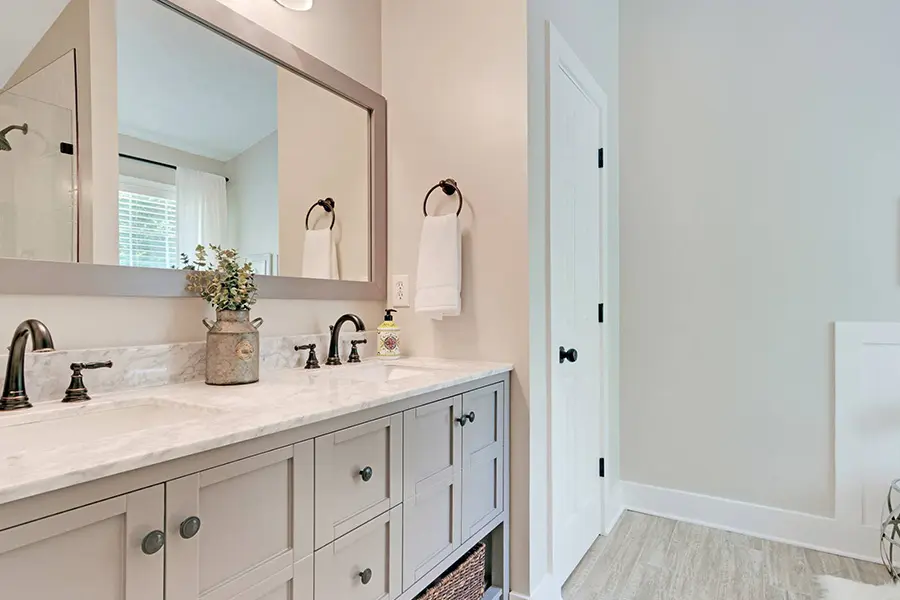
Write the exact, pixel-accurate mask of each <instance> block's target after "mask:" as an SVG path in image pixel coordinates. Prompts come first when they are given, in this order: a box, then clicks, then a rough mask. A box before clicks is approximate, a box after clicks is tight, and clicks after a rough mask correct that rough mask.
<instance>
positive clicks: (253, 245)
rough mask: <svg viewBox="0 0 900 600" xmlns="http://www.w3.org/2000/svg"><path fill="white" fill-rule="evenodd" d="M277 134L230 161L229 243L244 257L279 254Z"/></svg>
mask: <svg viewBox="0 0 900 600" xmlns="http://www.w3.org/2000/svg"><path fill="white" fill-rule="evenodd" d="M278 137H279V136H278V132H277V131H275V132H273V133H272V134H270V135H268V136H266V137H265V138H263V139H262V140H260V141H259V142H258V143H256V144H254V145H253V146H251V147H250V148H248V149H247V150H246V151H245V152H244V153H243V154H240V155H238V156H237V157H235V158H234V159H232V160H230V161H229V162H228V164H227V168H228V176H229V177H230V178H231V181H229V182H228V229H229V235H230V237H229V239H230V240H231V242H229V243H230V244H231V245H232V246H234V247H235V248H238V249H239V250H240V251H241V254H242V256H248V255H250V254H272V255H273V256H274V255H277V254H278ZM295 226H296V224H295Z"/></svg>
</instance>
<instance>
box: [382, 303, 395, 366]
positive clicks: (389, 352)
mask: <svg viewBox="0 0 900 600" xmlns="http://www.w3.org/2000/svg"><path fill="white" fill-rule="evenodd" d="M395 312H397V311H396V310H394V309H393V308H389V309H387V310H386V311H384V323H382V324H381V325H379V326H378V358H385V359H394V358H400V328H399V327H397V324H396V323H395V322H394V313H395Z"/></svg>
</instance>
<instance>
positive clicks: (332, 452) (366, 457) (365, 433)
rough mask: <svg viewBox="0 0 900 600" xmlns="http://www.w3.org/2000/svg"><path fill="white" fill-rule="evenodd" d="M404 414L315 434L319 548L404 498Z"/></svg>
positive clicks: (317, 535) (317, 544)
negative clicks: (321, 434) (318, 436)
mask: <svg viewBox="0 0 900 600" xmlns="http://www.w3.org/2000/svg"><path fill="white" fill-rule="evenodd" d="M402 465H403V415H393V416H391V417H386V418H384V419H379V420H377V421H372V422H370V423H364V424H362V425H358V426H356V427H351V428H349V429H344V430H342V431H338V432H335V433H332V434H329V435H325V436H322V437H320V438H316V476H315V483H316V485H315V494H316V534H315V538H316V548H321V547H322V546H324V545H326V544H329V543H331V542H333V541H334V540H336V539H337V538H339V537H341V536H342V535H344V534H346V533H348V532H350V531H352V530H353V529H355V528H357V527H359V526H360V525H362V524H364V523H366V522H367V521H368V520H370V519H372V518H373V517H375V516H377V515H380V514H382V513H384V512H386V511H388V510H390V509H391V508H393V507H394V506H396V505H398V504H400V502H401V500H402V496H403V475H402Z"/></svg>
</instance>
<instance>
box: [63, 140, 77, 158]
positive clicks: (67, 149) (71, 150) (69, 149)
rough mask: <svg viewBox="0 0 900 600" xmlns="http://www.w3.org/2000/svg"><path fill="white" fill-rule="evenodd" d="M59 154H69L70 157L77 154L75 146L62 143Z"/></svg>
mask: <svg viewBox="0 0 900 600" xmlns="http://www.w3.org/2000/svg"><path fill="white" fill-rule="evenodd" d="M59 152H60V154H68V155H69V156H73V155H74V154H75V146H73V145H72V144H70V143H69V142H60V143H59Z"/></svg>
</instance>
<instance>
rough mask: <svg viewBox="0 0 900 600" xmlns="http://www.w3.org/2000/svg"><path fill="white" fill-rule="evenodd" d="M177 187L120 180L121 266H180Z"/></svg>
mask: <svg viewBox="0 0 900 600" xmlns="http://www.w3.org/2000/svg"><path fill="white" fill-rule="evenodd" d="M177 214H178V211H177V210H176V205H175V186H173V185H168V184H164V183H157V182H155V181H149V180H143V179H138V178H135V177H125V176H122V177H120V178H119V264H120V265H124V266H129V267H151V268H160V269H168V268H171V267H177V266H179V258H178V250H177Z"/></svg>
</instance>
